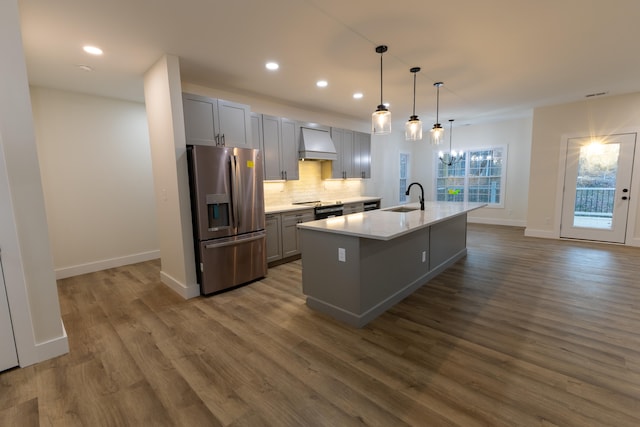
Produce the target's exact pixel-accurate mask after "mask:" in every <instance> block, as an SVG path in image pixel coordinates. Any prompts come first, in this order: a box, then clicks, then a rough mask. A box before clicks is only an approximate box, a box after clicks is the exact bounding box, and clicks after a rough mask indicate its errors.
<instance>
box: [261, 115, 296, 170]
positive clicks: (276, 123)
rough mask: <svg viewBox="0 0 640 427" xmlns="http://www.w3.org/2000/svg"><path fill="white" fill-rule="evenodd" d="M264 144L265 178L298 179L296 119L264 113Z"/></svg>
mask: <svg viewBox="0 0 640 427" xmlns="http://www.w3.org/2000/svg"><path fill="white" fill-rule="evenodd" d="M262 144H263V145H262V151H263V154H264V156H263V157H264V179H265V180H283V179H284V180H295V179H298V177H299V175H298V147H297V144H296V126H295V122H294V121H292V120H288V119H285V118H281V117H274V116H269V115H266V114H263V115H262Z"/></svg>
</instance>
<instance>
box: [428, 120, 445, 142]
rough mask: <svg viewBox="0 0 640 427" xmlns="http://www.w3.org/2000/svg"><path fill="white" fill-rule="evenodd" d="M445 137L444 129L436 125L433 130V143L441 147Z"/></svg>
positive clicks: (438, 124)
mask: <svg viewBox="0 0 640 427" xmlns="http://www.w3.org/2000/svg"><path fill="white" fill-rule="evenodd" d="M443 137H444V128H443V127H442V126H441V125H440V123H436V124H434V125H433V127H432V128H431V142H432V143H433V145H439V144H440V143H441V142H442V138H443Z"/></svg>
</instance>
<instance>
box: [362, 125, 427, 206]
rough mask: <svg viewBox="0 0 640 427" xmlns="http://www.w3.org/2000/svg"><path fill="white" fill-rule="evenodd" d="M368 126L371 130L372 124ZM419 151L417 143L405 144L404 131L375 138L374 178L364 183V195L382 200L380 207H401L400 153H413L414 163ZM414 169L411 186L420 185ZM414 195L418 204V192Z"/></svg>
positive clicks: (411, 175)
mask: <svg viewBox="0 0 640 427" xmlns="http://www.w3.org/2000/svg"><path fill="white" fill-rule="evenodd" d="M367 124H368V125H369V126H370V123H369V122H367ZM370 131H371V130H370V129H369V130H367V132H370ZM415 147H416V143H415V142H408V141H405V139H404V129H402V130H393V131H392V133H391V134H389V135H371V178H370V179H366V180H364V195H367V196H379V197H382V200H381V202H380V206H381V207H383V208H385V207H389V206H395V205H398V204H399V196H400V182H399V178H400V153H410V154H411V159H412V163H413V162H415V158H416V152H415V151H414V149H415ZM410 169H411V170H410V181H409V182H412V181H420V179H419V178H418V174H417V173H416V170H415V167H414V165H413V164H412V165H411V167H410ZM421 183H422V182H421ZM425 190H426V188H425ZM413 191H415V190H412V196H413V195H414V194H415V196H416V197H415V199H414V200H415V201H417V200H418V199H417V195H418V192H417V191H416V192H415V193H413ZM425 198H426V197H425ZM426 199H427V200H429V199H428V198H426Z"/></svg>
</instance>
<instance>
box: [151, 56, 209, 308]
mask: <svg viewBox="0 0 640 427" xmlns="http://www.w3.org/2000/svg"><path fill="white" fill-rule="evenodd" d="M144 97H145V104H146V107H147V120H148V122H149V141H150V144H151V162H152V169H153V180H154V189H155V195H156V211H157V215H158V217H157V218H158V241H159V243H160V258H161V262H162V267H161V271H160V276H161V280H162V282H163V283H164V284H165V285H167V286H169V287H170V288H171V289H173V290H174V291H176V292H177V293H179V294H180V295H181V296H182V297H183V298H193V297H195V296H197V295H199V294H200V288H199V287H198V284H197V279H196V269H195V254H194V250H193V231H192V227H191V207H190V201H189V176H188V171H187V148H186V137H185V133H184V116H183V112H182V85H181V83H180V63H179V60H178V58H177V57H175V56H171V55H165V56H163V57H162V58H160V60H158V62H156V63H155V64H154V65H153V66H152V67H151V68H150V69H149V70H148V71H147V72H146V73H145V75H144Z"/></svg>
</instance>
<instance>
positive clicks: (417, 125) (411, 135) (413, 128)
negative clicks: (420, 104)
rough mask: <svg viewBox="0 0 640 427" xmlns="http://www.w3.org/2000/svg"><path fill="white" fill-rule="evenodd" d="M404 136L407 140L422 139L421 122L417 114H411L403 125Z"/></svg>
mask: <svg viewBox="0 0 640 427" xmlns="http://www.w3.org/2000/svg"><path fill="white" fill-rule="evenodd" d="M404 137H405V139H406V140H407V141H420V140H421V139H422V122H421V121H420V119H418V116H411V117H409V120H408V121H407V123H406V124H405V125H404Z"/></svg>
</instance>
